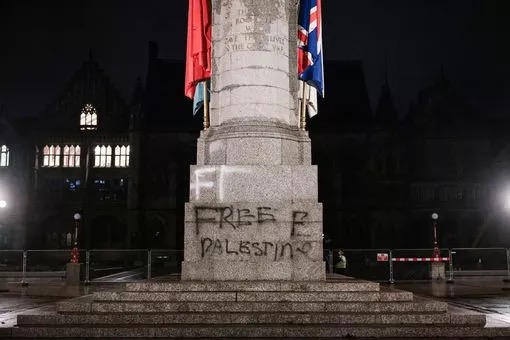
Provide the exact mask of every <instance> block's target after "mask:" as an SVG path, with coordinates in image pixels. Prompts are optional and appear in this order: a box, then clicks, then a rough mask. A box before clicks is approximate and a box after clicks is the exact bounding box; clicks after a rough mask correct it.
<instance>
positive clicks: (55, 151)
mask: <svg viewBox="0 0 510 340" xmlns="http://www.w3.org/2000/svg"><path fill="white" fill-rule="evenodd" d="M59 166H60V146H59V145H49V146H48V145H45V146H44V148H43V167H59Z"/></svg>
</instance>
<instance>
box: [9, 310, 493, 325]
mask: <svg viewBox="0 0 510 340" xmlns="http://www.w3.org/2000/svg"><path fill="white" fill-rule="evenodd" d="M87 324H88V325H96V326H101V325H103V326H104V325H131V324H140V325H147V326H148V325H175V324H211V325H214V324H338V325H349V324H406V325H418V324H422V325H425V324H435V325H448V324H456V325H462V324H468V325H471V326H475V325H479V326H483V325H484V324H485V317H484V315H481V314H473V315H463V316H459V315H449V314H446V313H428V314H425V313H420V314H402V313H393V314H391V313H384V314H383V313H355V314H354V313H334V314H331V313H314V314H307V313H285V314H282V313H207V314H205V313H191V312H187V313H150V314H148V313H145V314H137V313H134V314H107V315H105V314H102V313H101V314H92V313H91V314H86V315H82V314H63V315H62V314H60V315H59V314H49V315H20V316H19V317H18V325H20V326H23V327H30V326H45V325H55V326H62V325H74V326H79V325H87Z"/></svg>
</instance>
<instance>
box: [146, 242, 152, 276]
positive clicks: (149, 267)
mask: <svg viewBox="0 0 510 340" xmlns="http://www.w3.org/2000/svg"><path fill="white" fill-rule="evenodd" d="M151 267H152V250H150V249H149V250H147V280H150V279H151Z"/></svg>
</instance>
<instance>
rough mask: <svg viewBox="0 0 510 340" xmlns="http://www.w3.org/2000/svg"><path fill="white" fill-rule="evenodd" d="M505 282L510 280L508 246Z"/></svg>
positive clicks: (507, 249)
mask: <svg viewBox="0 0 510 340" xmlns="http://www.w3.org/2000/svg"><path fill="white" fill-rule="evenodd" d="M503 281H504V282H510V248H506V279H503Z"/></svg>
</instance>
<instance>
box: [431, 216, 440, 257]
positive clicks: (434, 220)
mask: <svg viewBox="0 0 510 340" xmlns="http://www.w3.org/2000/svg"><path fill="white" fill-rule="evenodd" d="M431 217H432V228H433V229H434V249H433V250H432V256H433V257H436V258H437V257H439V255H440V251H439V247H438V246H437V220H438V219H439V215H438V214H437V213H433V214H432V215H431Z"/></svg>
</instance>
